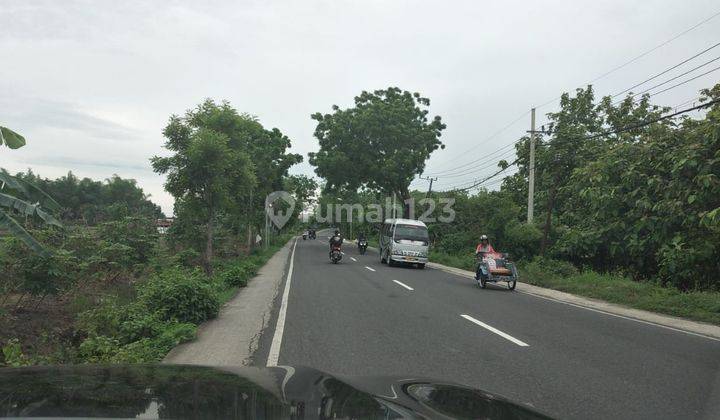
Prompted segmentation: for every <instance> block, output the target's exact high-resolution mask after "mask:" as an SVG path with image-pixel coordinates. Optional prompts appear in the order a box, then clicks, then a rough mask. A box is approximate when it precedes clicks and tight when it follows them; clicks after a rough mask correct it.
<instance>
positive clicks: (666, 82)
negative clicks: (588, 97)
mask: <svg viewBox="0 0 720 420" xmlns="http://www.w3.org/2000/svg"><path fill="white" fill-rule="evenodd" d="M718 45H720V44H718ZM717 60H720V57H715V58H713V59H712V60H710V61H706V62H705V63H703V64H700V65H699V66H696V67H693V68H692V69H690V70H688V71H686V72H684V73H680V74H678V75H677V76H675V77H672V78H670V79H667V80H666V81H664V82H660V83H658V84H656V85H654V86H652V87H649V88H647V89H645V90H643V91H641V92H638V93H634V94H632V95H629V96H628V97H627V98H635V97H637V96H639V95H642V94H644V93H647V92H649V91H651V90H653V89H655V88H659V87H660V86H662V85H666V84H668V83H670V82H672V81H673V80H677V79H679V78H681V77H683V76H685V75H686V74H689V73H692V72H694V71H695V70H697V69H700V68H702V67H705V66H707V65H708V64H710V63H713V62H715V61H717ZM715 70H717V69H714V70H711V71H710V72H712V71H715ZM705 74H707V73H704V74H701V75H700V76H704V75H705ZM700 76H698V77H700ZM691 80H694V79H690V80H689V81H691ZM685 83H687V82H683V83H680V84H677V85H675V86H674V87H677V86H680V85H682V84H685ZM653 95H655V93H654V94H651V95H650V96H653ZM616 96H618V95H614V96H613V98H614V97H616ZM627 98H623V99H620V100H618V101H615V102H613V103H612V104H613V105H615V104H619V103H620V102H623V101H624V100H625V99H627Z"/></svg>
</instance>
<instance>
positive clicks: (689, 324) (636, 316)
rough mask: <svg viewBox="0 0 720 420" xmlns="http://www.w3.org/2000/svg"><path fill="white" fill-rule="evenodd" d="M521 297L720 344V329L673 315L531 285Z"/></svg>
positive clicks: (465, 273) (435, 266) (523, 288)
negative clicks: (717, 341)
mask: <svg viewBox="0 0 720 420" xmlns="http://www.w3.org/2000/svg"><path fill="white" fill-rule="evenodd" d="M427 267H428V268H433V269H436V270H442V271H445V272H447V273H452V274H455V275H458V276H461V277H468V278H471V279H474V276H475V273H473V272H472V271H467V270H462V269H459V268H455V267H449V266H446V265H442V264H437V263H433V262H429V263H428V264H427ZM516 290H517V291H518V292H520V293H525V294H528V295H533V296H536V297H539V298H543V299H549V300H553V301H556V302H560V303H565V304H568V305H573V306H577V307H581V308H584V309H588V310H593V311H597V312H603V313H606V314H609V315H613V316H618V317H623V318H628V319H632V320H635V321H639V322H645V323H649V324H655V325H659V326H662V327H665V328H670V329H673V330H678V331H682V332H686V333H689V334H694V335H700V336H703V337H709V338H713V339H716V340H720V327H718V326H716V325H712V324H706V323H703V322H697V321H690V320H687V319H683V318H678V317H673V316H669V315H661V314H657V313H654V312H649V311H643V310H640V309H633V308H628V307H626V306H622V305H618V304H615V303H608V302H604V301H601V300H597V299H590V298H585V297H580V296H576V295H573V294H570V293H565V292H561V291H558V290H552V289H546V288H544V287H538V286H533V285H531V284H527V283H522V282H518V284H517V289H516Z"/></svg>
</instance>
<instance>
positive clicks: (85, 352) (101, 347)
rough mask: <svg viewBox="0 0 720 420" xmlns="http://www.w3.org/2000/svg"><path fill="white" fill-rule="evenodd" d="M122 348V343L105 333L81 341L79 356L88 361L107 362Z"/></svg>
mask: <svg viewBox="0 0 720 420" xmlns="http://www.w3.org/2000/svg"><path fill="white" fill-rule="evenodd" d="M119 350H120V343H119V342H118V340H116V339H115V338H112V337H106V336H104V335H98V336H92V337H88V338H86V339H85V340H84V341H83V342H82V343H80V353H79V356H80V358H81V360H83V361H84V362H88V363H107V362H109V361H111V360H112V358H113V357H114V356H115V354H117V352H118V351H119Z"/></svg>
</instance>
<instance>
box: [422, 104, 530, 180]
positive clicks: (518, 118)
mask: <svg viewBox="0 0 720 420" xmlns="http://www.w3.org/2000/svg"><path fill="white" fill-rule="evenodd" d="M529 113H530V111H527V112H526V113H524V114H522V115H521V116H519V117H517V118H515V119H514V120H512V121H511V122H510V123H508V124H507V125H505V126H504V127H503V128H501V129H500V130H498V131H496V132H495V133H493V134H492V135H490V136H489V137H487V138H486V139H485V140H483V141H482V142H481V143H480V144H477V145H475V146H473V147H471V148H469V149H467V150H465V151H464V152H462V153H460V154H459V155H457V157H460V156H462V155H464V154H466V153H467V152H470V151H472V150H475V149H477V148H478V147H480V146H482V145H483V144H485V143H487V142H488V141H490V140H492V139H493V138H495V137H497V136H498V135H500V134H501V133H503V132H504V131H505V130H507V129H508V128H510V127H512V126H513V125H515V124H517V123H518V121H520V120H521V119H523V118H525V116H526V115H528V114H529ZM451 160H452V159H451ZM473 163H474V162H469V163H466V164H464V165H461V166H458V167H455V168H453V169H447V170H443V171H438V172H431V173H429V174H427V175H432V176H435V175H440V174H442V173H445V172H452V171H455V170H457V169H460V168H462V167H465V166H468V165H471V164H473Z"/></svg>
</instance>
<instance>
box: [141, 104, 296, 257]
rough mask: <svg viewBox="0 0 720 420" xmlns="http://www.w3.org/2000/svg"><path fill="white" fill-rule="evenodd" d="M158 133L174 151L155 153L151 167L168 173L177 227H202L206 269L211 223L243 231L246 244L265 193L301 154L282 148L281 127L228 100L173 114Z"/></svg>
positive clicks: (285, 143)
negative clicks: (269, 126)
mask: <svg viewBox="0 0 720 420" xmlns="http://www.w3.org/2000/svg"><path fill="white" fill-rule="evenodd" d="M163 133H164V135H165V137H166V138H167V142H166V144H165V147H166V148H167V149H168V150H171V151H173V152H174V153H175V154H174V155H173V156H171V157H167V158H161V157H154V158H153V159H152V162H153V167H154V169H155V171H156V172H159V173H168V181H167V184H166V189H167V190H168V191H169V192H170V193H171V194H173V196H175V199H176V202H175V214H176V216H177V217H178V218H182V219H185V220H178V221H177V223H176V224H177V227H178V229H180V228H183V229H185V230H188V229H190V230H193V229H192V226H193V225H197V223H196V222H198V221H201V223H202V224H203V225H205V226H206V232H205V239H206V240H205V252H204V253H205V264H206V266H207V269H208V271H209V270H210V269H211V267H210V266H209V263H210V257H211V251H212V236H213V235H212V233H213V232H214V230H215V226H216V225H217V224H218V223H222V226H223V227H224V228H226V229H229V230H230V231H231V232H232V233H235V234H240V233H241V232H242V231H243V230H245V231H246V232H247V239H248V243H251V242H252V237H253V235H252V231H253V227H255V228H256V229H259V226H261V225H263V223H264V204H265V197H266V196H267V194H269V193H270V192H272V191H275V190H281V189H283V187H284V184H283V179H284V177H285V176H287V171H288V168H290V167H291V166H292V165H294V164H296V163H298V162H300V161H302V156H300V155H298V154H292V153H287V150H288V149H289V148H290V139H288V137H287V136H285V135H284V134H282V132H280V130H278V129H272V130H266V129H265V128H264V127H263V126H262V125H261V124H260V123H259V122H258V121H257V118H255V117H252V116H250V115H247V114H239V113H238V112H237V110H235V109H234V108H233V107H232V106H231V105H230V104H229V103H227V102H222V103H219V104H218V103H216V102H214V101H212V100H206V101H205V102H203V103H201V104H200V105H198V106H197V107H196V108H194V109H191V110H189V111H188V112H187V113H186V114H185V115H184V116H183V117H179V116H172V117H171V118H170V122H169V123H168V125H167V126H166V128H165V130H164V132H163ZM193 145H194V146H193ZM191 146H192V147H191ZM191 155H192V156H191ZM195 159H197V161H194V160H195ZM203 194H204V195H203ZM188 219H190V220H188ZM186 233H188V232H186ZM185 236H189V235H185ZM190 236H191V235H190Z"/></svg>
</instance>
